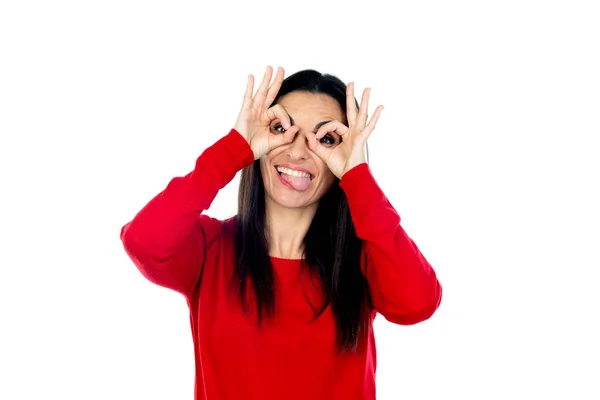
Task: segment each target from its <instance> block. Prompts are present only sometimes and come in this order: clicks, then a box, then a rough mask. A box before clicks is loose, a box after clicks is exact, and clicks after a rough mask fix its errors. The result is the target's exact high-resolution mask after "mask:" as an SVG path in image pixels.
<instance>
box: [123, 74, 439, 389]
mask: <svg viewBox="0 0 600 400" xmlns="http://www.w3.org/2000/svg"><path fill="white" fill-rule="evenodd" d="M272 75H273V69H272V68H271V67H268V68H267V71H266V73H265V75H264V78H263V80H262V83H261V85H260V87H259V88H258V90H257V92H256V94H255V95H253V93H254V89H253V87H254V78H253V76H252V75H249V77H248V85H247V88H246V94H245V96H244V101H243V105H242V109H241V112H240V114H239V116H238V119H237V121H236V123H235V125H234V128H233V129H232V130H231V131H230V132H229V133H228V134H227V135H225V136H224V137H223V138H221V139H220V140H219V141H217V142H216V143H215V144H213V145H212V146H210V147H209V148H208V149H206V150H205V151H204V152H203V153H202V155H200V157H198V159H197V161H196V165H195V168H194V170H193V171H192V172H190V173H189V174H188V175H186V176H183V177H176V178H174V179H172V180H171V181H170V183H169V184H168V185H167V187H166V188H165V190H164V191H163V192H162V193H160V194H159V195H157V196H156V197H155V198H153V199H152V200H151V201H150V202H149V203H148V204H147V205H146V206H145V207H144V208H143V209H142V210H141V211H140V212H139V213H138V214H137V215H136V216H135V218H134V219H133V220H132V221H131V222H129V223H128V224H126V225H125V226H124V227H123V228H122V230H121V240H122V241H123V244H124V247H125V249H126V251H127V253H128V255H129V256H130V257H131V259H132V260H133V262H134V263H135V265H136V266H137V267H138V268H139V270H140V271H141V273H142V274H143V275H144V276H145V277H146V278H147V279H149V280H150V281H152V282H154V283H156V284H158V285H161V286H164V287H166V288H170V289H173V290H175V291H178V292H180V293H182V294H183V295H184V296H185V298H186V300H187V303H188V306H189V309H190V320H191V328H192V334H193V340H194V350H195V356H196V357H195V359H196V387H195V393H196V395H195V398H196V399H211V400H212V399H218V400H224V399H235V400H240V399H261V400H265V399H287V400H289V399H313V400H315V399H340V400H341V399H343V400H350V399H357V400H358V399H361V400H364V399H375V366H376V355H375V343H374V336H373V320H374V318H375V315H376V313H377V312H379V313H381V314H382V315H383V316H384V317H385V318H386V319H388V320H389V321H391V322H394V323H397V324H403V325H409V324H415V323H418V322H420V321H423V320H425V319H427V318H429V317H430V316H431V315H432V314H433V313H434V311H435V310H436V309H437V308H438V306H439V303H440V299H441V286H440V284H439V282H438V280H437V278H436V274H435V272H434V271H433V269H432V268H431V266H430V265H429V263H428V262H427V260H426V259H425V258H424V257H423V255H422V254H421V253H420V251H419V250H418V248H417V246H416V245H415V244H414V243H413V241H412V240H411V239H410V238H409V237H408V236H407V234H406V233H405V231H404V230H403V229H402V227H401V226H400V217H399V216H398V214H397V213H396V211H395V210H394V208H393V207H392V206H391V204H390V203H389V202H388V200H387V199H386V197H385V195H384V194H383V193H382V191H381V189H380V188H379V186H378V185H377V183H376V182H375V180H374V178H373V176H372V175H371V172H370V170H369V167H368V165H367V164H366V160H365V145H366V141H367V138H368V137H369V135H370V134H371V132H372V131H373V129H374V128H375V124H376V122H377V119H378V118H379V115H380V113H381V111H382V109H383V107H381V106H380V107H378V108H377V109H376V111H375V112H374V114H373V116H372V118H371V119H370V121H369V123H367V113H368V100H369V89H367V90H365V91H364V93H363V96H362V101H361V106H360V110H359V109H358V104H357V103H356V100H355V99H354V89H353V84H352V83H351V84H349V85H348V86H347V87H346V85H344V83H342V82H341V81H340V80H339V79H338V78H336V77H334V76H331V75H321V74H320V73H318V72H316V71H312V70H306V71H301V72H298V73H296V74H294V75H292V76H290V77H288V78H287V79H285V80H284V79H283V77H284V71H283V69H281V68H279V69H278V70H277V73H276V76H275V79H274V81H273V83H272V84H271V79H272ZM240 170H242V175H241V180H240V191H239V210H238V214H237V216H235V217H233V218H230V219H228V220H225V221H220V220H217V219H214V218H211V217H209V216H207V215H204V214H203V211H204V210H207V209H208V208H209V206H210V204H211V202H212V201H213V199H214V198H215V196H216V195H217V192H218V191H219V190H220V189H221V188H223V187H224V186H225V185H226V184H227V183H228V182H230V181H231V180H232V179H233V178H234V176H235V174H236V173H237V172H238V171H240Z"/></svg>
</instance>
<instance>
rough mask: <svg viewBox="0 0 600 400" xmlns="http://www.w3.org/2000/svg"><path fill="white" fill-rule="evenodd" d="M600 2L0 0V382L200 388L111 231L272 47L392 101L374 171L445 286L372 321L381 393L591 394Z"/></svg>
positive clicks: (168, 319)
mask: <svg viewBox="0 0 600 400" xmlns="http://www.w3.org/2000/svg"><path fill="white" fill-rule="evenodd" d="M593 3H595V2H593V1H589V2H584V1H544V2H542V1H537V2H536V1H524V0H519V1H502V2H500V1H496V2H491V1H486V2H484V1H452V2H450V1H421V2H410V4H409V2H400V3H397V2H396V3H394V2H383V1H372V0H371V1H368V2H367V1H362V2H356V3H352V2H341V1H338V2H328V1H318V2H317V1H296V2H284V1H280V2H277V1H271V2H266V1H248V2H245V3H243V2H240V3H239V4H235V3H230V2H216V1H213V2H212V3H206V2H201V1H194V2H192V1H133V0H119V1H114V0H112V1H102V2H101V1H58V0H57V1H44V2H42V1H37V2H36V1H24V0H20V1H17V0H13V1H3V2H2V5H0V135H1V141H0V178H1V181H0V183H1V189H0V190H1V194H0V202H1V207H0V246H1V248H0V255H1V259H0V324H1V329H0V398H1V399H7V400H12V399H36V398H52V399H192V397H193V395H192V392H193V373H194V370H193V368H194V365H193V350H192V342H191V332H190V327H189V318H188V310H187V307H186V304H185V301H184V299H183V297H182V296H181V295H179V294H177V293H175V292H170V291H168V290H166V289H162V288H160V287H157V286H154V285H152V284H151V283H149V282H148V281H146V280H145V279H144V278H143V277H142V275H141V274H140V273H139V272H138V271H137V270H136V269H135V267H134V265H133V263H132V262H131V261H130V260H129V259H128V258H127V256H126V254H125V252H124V250H123V248H122V246H121V242H120V240H119V231H120V228H121V226H122V225H123V224H124V223H126V222H127V221H129V220H130V219H131V218H132V217H133V216H134V215H135V213H136V212H137V211H138V210H139V209H140V208H141V207H142V206H143V205H144V204H145V203H146V202H147V201H148V200H149V199H150V198H151V197H153V196H154V195H155V194H156V193H158V192H159V191H161V190H162V189H163V188H164V187H165V186H166V184H167V182H168V181H169V180H170V179H171V178H172V177H173V176H177V175H183V174H185V173H187V172H188V171H190V170H191V169H192V168H193V165H194V161H195V159H196V157H197V156H198V155H199V154H200V153H201V152H202V151H203V150H204V149H205V148H206V147H207V146H209V145H211V144H212V143H214V142H215V141H216V140H217V139H219V138H220V137H222V136H223V135H225V134H226V133H227V132H228V131H229V129H230V128H231V127H232V126H233V123H234V121H235V117H236V116H237V112H238V110H239V106H240V104H241V98H242V95H243V92H244V88H245V82H246V76H247V74H248V73H253V74H255V75H259V76H261V75H262V73H263V71H264V68H265V67H266V66H267V65H273V66H275V67H276V66H279V65H281V66H283V67H285V68H286V75H289V74H291V73H293V72H296V71H298V70H300V69H304V68H315V69H318V70H320V71H322V72H329V73H332V74H335V75H337V76H339V77H340V78H341V79H342V80H344V81H346V82H347V81H350V80H355V81H356V84H357V87H358V88H359V89H360V90H362V88H364V87H366V86H370V87H372V88H373V93H372V103H371V104H372V105H373V109H374V107H375V106H376V105H377V104H384V105H385V106H386V109H385V110H384V112H383V114H382V116H381V119H380V122H379V124H378V127H377V129H376V130H375V132H374V133H373V135H372V139H371V140H370V151H371V167H372V169H373V171H374V173H375V176H376V178H377V180H378V182H379V184H380V185H381V186H382V188H383V189H384V191H385V193H386V194H387V195H388V197H389V198H390V200H391V201H392V203H393V204H394V205H395V206H396V208H397V210H398V211H399V213H400V215H401V216H402V218H403V226H404V227H405V229H406V230H407V232H408V233H409V235H410V236H411V237H412V238H413V239H414V240H415V241H416V243H417V244H418V245H419V247H420V248H421V250H422V251H423V253H424V254H425V256H426V257H427V258H428V259H429V261H430V262H431V263H432V264H433V266H434V268H435V269H436V271H437V273H438V276H439V279H440V281H441V282H442V284H443V287H444V298H443V300H442V305H441V307H440V308H439V310H438V312H437V313H436V314H435V315H434V316H433V317H432V318H431V319H430V320H428V321H426V322H424V323H421V324H419V325H416V326H411V327H401V326H395V325H392V324H391V323H388V322H387V321H385V320H384V319H383V318H381V317H378V319H377V320H376V327H375V329H376V337H377V340H378V361H379V366H378V373H377V385H378V399H389V400H391V399H411V400H414V399H459V398H460V399H542V398H543V399H545V398H553V399H554V398H556V399H598V398H600V387H599V385H600V384H599V379H598V377H599V376H600V365H599V361H598V360H599V359H600V349H599V345H598V338H599V337H600V329H599V328H598V314H599V312H598V306H599V305H600V304H599V303H600V301H599V296H598V283H597V278H598V269H599V268H600V256H599V254H598V253H599V250H600V245H599V243H600V235H599V223H600V215H599V214H600V213H599V208H600V207H599V205H600V196H599V194H598V191H599V186H600V185H599V182H600V178H599V176H598V175H599V172H600V165H599V161H598V159H599V158H600V156H599V150H600V146H599V145H598V144H597V141H598V138H599V136H600V79H599V76H600V72H599V71H600V60H599V52H600V39H599V38H600V28H599V26H600V24H599V23H598V21H599V20H600V14H599V13H598V11H597V10H596V9H594V8H593ZM237 182H238V180H237V178H236V179H235V180H234V181H233V182H232V183H231V184H230V185H229V186H228V187H227V188H226V189H224V190H223V191H222V192H220V193H219V195H218V197H217V199H216V200H215V202H214V204H213V207H212V208H211V210H210V212H209V213H210V214H211V215H213V216H216V217H227V216H230V215H232V214H233V213H235V208H236V194H237Z"/></svg>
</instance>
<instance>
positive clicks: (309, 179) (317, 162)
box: [260, 92, 345, 208]
mask: <svg viewBox="0 0 600 400" xmlns="http://www.w3.org/2000/svg"><path fill="white" fill-rule="evenodd" d="M277 104H280V105H281V106H282V107H283V108H284V109H285V110H286V111H287V113H288V114H289V116H290V122H291V123H292V125H296V126H298V127H299V128H300V130H299V132H298V133H297V134H296V137H295V138H294V140H293V141H292V143H290V144H287V145H283V146H279V147H277V148H276V149H273V150H271V151H270V152H269V153H267V154H266V155H265V156H263V157H261V159H260V170H261V174H262V179H263V182H264V185H265V200H266V201H267V202H269V201H273V202H275V203H277V204H279V205H281V206H284V207H288V208H298V207H307V206H311V205H314V204H317V203H318V201H319V200H320V199H321V198H322V197H323V195H324V194H325V193H327V191H328V190H329V188H330V187H331V185H332V184H333V182H334V180H335V176H334V175H333V173H332V172H331V171H330V170H329V168H328V167H327V165H326V164H325V163H324V162H323V160H321V159H320V158H319V157H318V156H317V155H316V154H315V153H313V152H312V151H311V150H310V149H309V148H308V143H307V141H306V137H305V136H304V133H305V132H311V134H312V133H316V132H317V130H318V129H319V127H320V126H321V125H323V124H324V123H327V122H329V121H331V120H334V119H335V120H338V121H344V120H345V117H344V114H343V112H342V110H341V108H340V105H339V104H338V102H337V101H336V100H334V99H333V98H332V97H329V96H327V95H323V94H313V93H309V92H291V93H288V94H286V95H285V96H282V97H281V98H280V99H279V100H278V101H277ZM271 131H272V132H273V133H280V132H283V127H282V126H281V122H280V121H279V120H274V121H273V122H272V123H271ZM340 142H341V138H340V137H339V136H338V135H336V134H335V133H331V134H328V135H326V136H325V137H324V138H323V139H322V140H321V145H322V146H330V147H334V146H337V145H338V144H339V143H340Z"/></svg>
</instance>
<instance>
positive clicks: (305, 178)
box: [275, 165, 314, 192]
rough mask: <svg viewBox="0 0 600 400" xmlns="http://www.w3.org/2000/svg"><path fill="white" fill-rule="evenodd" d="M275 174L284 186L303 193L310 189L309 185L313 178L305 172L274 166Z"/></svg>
mask: <svg viewBox="0 0 600 400" xmlns="http://www.w3.org/2000/svg"><path fill="white" fill-rule="evenodd" d="M275 169H276V170H277V173H278V174H279V180H280V181H281V183H283V184H284V185H285V186H287V187H289V188H291V189H294V190H297V191H301V192H303V191H305V190H308V188H309V187H310V183H311V182H312V180H313V178H314V176H313V175H312V174H310V173H308V172H305V171H297V170H294V169H290V168H286V167H282V166H279V165H278V166H275Z"/></svg>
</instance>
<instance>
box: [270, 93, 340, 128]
mask: <svg viewBox="0 0 600 400" xmlns="http://www.w3.org/2000/svg"><path fill="white" fill-rule="evenodd" d="M277 103H278V104H280V105H281V106H283V108H285V110H286V111H287V113H288V114H289V116H290V117H292V118H293V119H294V121H295V122H300V121H303V120H314V119H318V120H324V119H330V120H331V119H340V118H343V113H342V110H341V107H340V105H339V104H338V102H337V101H336V100H335V99H333V98H332V97H330V96H327V95H325V94H320V93H309V92H291V93H288V94H286V95H285V96H283V97H281V99H279V101H278V102H277ZM307 122H308V121H307Z"/></svg>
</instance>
